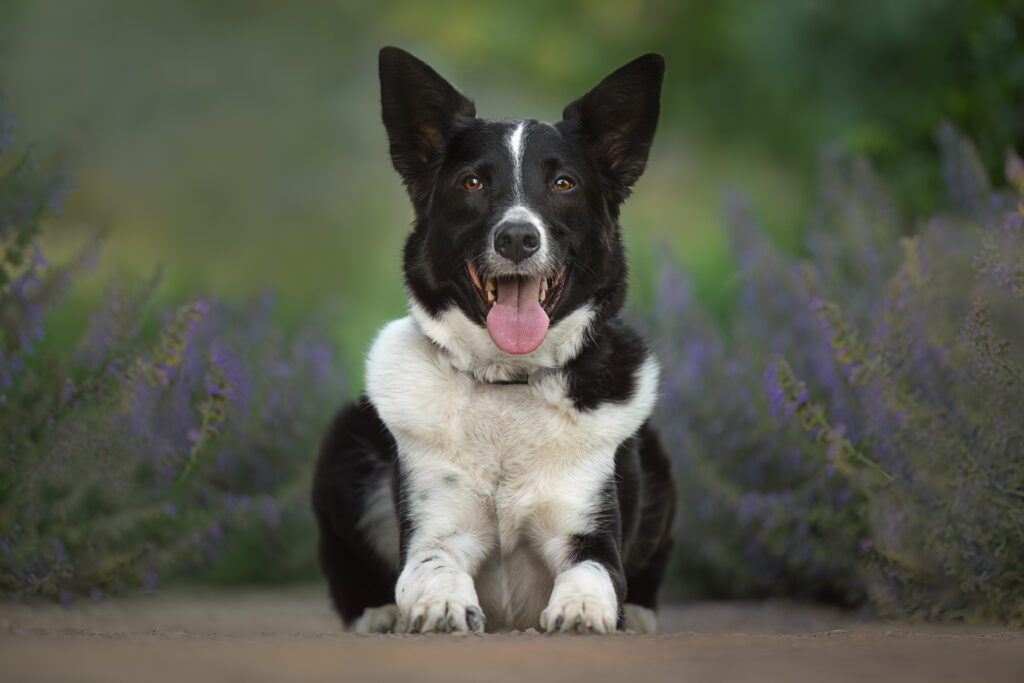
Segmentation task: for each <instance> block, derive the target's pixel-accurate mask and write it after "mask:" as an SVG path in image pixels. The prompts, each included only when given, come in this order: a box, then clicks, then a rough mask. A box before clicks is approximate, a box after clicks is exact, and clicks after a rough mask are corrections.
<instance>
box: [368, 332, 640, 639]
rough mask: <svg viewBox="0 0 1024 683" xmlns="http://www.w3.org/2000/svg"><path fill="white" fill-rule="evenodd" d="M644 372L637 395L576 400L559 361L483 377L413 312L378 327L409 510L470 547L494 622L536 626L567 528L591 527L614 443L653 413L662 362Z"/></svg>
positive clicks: (376, 372)
mask: <svg viewBox="0 0 1024 683" xmlns="http://www.w3.org/2000/svg"><path fill="white" fill-rule="evenodd" d="M648 375H649V377H647V376H645V377H642V378H639V380H641V381H638V390H637V392H636V394H637V396H636V397H635V398H634V399H633V400H631V401H628V402H625V403H621V404H608V405H602V406H599V407H598V408H597V409H595V410H591V411H579V410H577V409H576V408H575V406H574V405H573V403H572V401H571V400H570V399H569V398H568V394H567V391H566V386H565V379H564V377H563V375H562V374H561V373H560V372H559V371H557V370H554V369H551V370H545V369H539V370H537V371H535V372H534V374H533V375H531V378H530V382H529V383H528V384H512V385H506V384H487V383H482V382H480V381H478V380H477V379H475V378H474V377H473V376H472V375H471V374H469V373H466V372H463V371H460V370H458V369H456V368H454V367H453V366H452V365H451V364H450V363H449V362H448V359H447V357H446V355H445V353H444V352H443V351H442V350H441V349H439V348H438V347H436V346H435V345H433V344H432V343H430V342H429V341H428V340H427V339H426V338H425V337H424V336H423V335H422V333H421V332H420V331H419V329H418V328H417V327H416V325H415V323H414V322H413V321H412V320H411V319H409V318H406V319H403V320H399V321H395V322H394V323H391V324H390V325H389V326H388V327H386V328H385V329H384V331H383V332H382V333H381V335H380V336H379V337H378V340H377V342H376V343H375V344H374V347H373V350H372V351H371V353H370V358H369V362H368V368H367V392H368V394H369V396H370V399H371V400H372V401H373V403H374V405H375V406H376V408H377V410H378V412H379V413H380V415H381V418H382V419H383V420H384V422H385V424H387V426H388V428H389V430H390V431H391V432H392V434H393V435H394V437H395V440H396V442H397V443H398V451H399V453H398V455H399V464H400V468H401V470H402V474H403V476H404V477H405V478H406V479H407V481H408V485H409V486H408V489H409V491H408V500H407V505H408V514H410V515H411V517H412V518H413V520H414V522H415V524H416V527H417V529H418V530H419V531H418V534H422V536H423V537H424V538H430V537H431V536H434V537H435V538H444V537H445V535H447V534H455V536H453V538H456V537H457V538H458V539H459V541H458V543H459V544H460V545H459V547H458V548H457V549H456V552H465V553H467V554H473V556H474V557H475V561H474V562H475V565H476V566H477V567H478V571H477V576H476V577H475V582H476V585H477V590H478V592H479V595H480V600H481V605H482V606H483V608H484V610H485V612H486V613H487V614H488V619H490V620H492V623H493V620H497V623H496V624H494V625H501V626H503V627H511V626H516V627H528V626H535V625H536V619H537V616H538V615H539V613H540V611H541V610H542V609H543V608H544V600H545V599H546V596H547V595H548V594H549V592H550V589H551V585H552V581H553V578H554V575H555V574H556V573H558V572H559V571H560V565H561V564H562V563H563V562H564V558H565V556H566V553H567V549H566V547H565V543H566V539H567V538H569V537H572V536H573V535H576V534H585V533H587V532H588V531H590V529H589V528H588V525H589V524H591V523H592V522H591V520H592V519H593V518H594V514H593V513H594V511H595V510H596V509H597V507H598V506H599V505H600V504H601V502H602V497H601V492H602V488H603V487H605V486H607V485H608V482H610V481H611V479H612V476H613V474H614V469H615V452H616V449H617V448H618V446H619V445H620V444H621V443H622V442H623V441H624V440H625V439H627V438H628V437H629V436H631V435H632V434H633V433H634V432H635V431H636V430H637V429H638V428H639V427H640V425H641V424H642V423H643V421H644V420H645V419H646V418H647V415H648V414H649V412H650V405H651V404H652V403H653V398H654V396H653V395H654V393H655V384H656V375H657V369H656V366H654V365H652V366H651V368H650V371H649V372H648Z"/></svg>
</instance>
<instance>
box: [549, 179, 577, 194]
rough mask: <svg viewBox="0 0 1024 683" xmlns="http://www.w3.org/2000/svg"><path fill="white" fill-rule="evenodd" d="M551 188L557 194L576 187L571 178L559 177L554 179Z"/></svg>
mask: <svg viewBox="0 0 1024 683" xmlns="http://www.w3.org/2000/svg"><path fill="white" fill-rule="evenodd" d="M551 187H553V188H555V189H556V190H558V191H559V192H568V191H569V190H571V189H572V188H574V187H576V183H574V182H573V181H572V179H571V178H566V177H565V176H560V177H558V178H556V179H555V182H553V183H551Z"/></svg>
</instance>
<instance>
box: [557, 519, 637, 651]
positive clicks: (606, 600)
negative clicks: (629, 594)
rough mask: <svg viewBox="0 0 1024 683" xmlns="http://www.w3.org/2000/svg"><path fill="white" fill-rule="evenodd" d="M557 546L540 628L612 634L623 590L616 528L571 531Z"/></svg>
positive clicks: (617, 618) (563, 631) (617, 619)
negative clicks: (560, 550) (557, 560)
mask: <svg viewBox="0 0 1024 683" xmlns="http://www.w3.org/2000/svg"><path fill="white" fill-rule="evenodd" d="M560 545H562V547H563V548H564V550H563V551H562V552H561V553H559V554H560V555H561V556H562V557H561V560H560V561H559V562H558V563H557V564H556V571H557V572H558V573H557V574H556V576H555V585H554V588H553V589H552V590H551V597H550V599H549V600H548V606H547V608H545V610H544V611H543V612H541V615H540V627H541V628H542V629H543V630H545V631H547V632H548V633H556V632H562V633H566V632H577V633H614V632H615V629H616V626H617V624H618V621H619V612H620V607H621V605H622V600H623V598H624V597H625V591H626V577H625V573H624V571H623V569H622V560H621V556H620V552H619V540H618V534H617V528H616V529H604V530H601V531H597V532H593V533H586V534H572V535H571V536H568V537H566V538H564V539H563V542H562V543H561V544H560Z"/></svg>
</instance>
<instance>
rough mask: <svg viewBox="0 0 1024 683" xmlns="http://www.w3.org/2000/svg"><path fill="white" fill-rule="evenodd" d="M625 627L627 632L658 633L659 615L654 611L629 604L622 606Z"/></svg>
mask: <svg viewBox="0 0 1024 683" xmlns="http://www.w3.org/2000/svg"><path fill="white" fill-rule="evenodd" d="M622 617H623V618H622V621H623V626H624V627H625V629H626V630H627V631H636V632H637V633H657V632H658V615H656V614H655V613H654V610H652V609H648V608H647V607H641V606H640V605H634V604H633V603H631V602H627V603H625V604H624V605H623V606H622Z"/></svg>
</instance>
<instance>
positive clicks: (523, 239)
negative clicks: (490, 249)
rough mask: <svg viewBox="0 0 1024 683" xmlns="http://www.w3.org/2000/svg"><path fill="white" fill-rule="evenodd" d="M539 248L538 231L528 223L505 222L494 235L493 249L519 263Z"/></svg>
mask: <svg viewBox="0 0 1024 683" xmlns="http://www.w3.org/2000/svg"><path fill="white" fill-rule="evenodd" d="M539 248H540V232H538V231H537V228H535V227H534V226H533V225H531V224H530V223H505V224H504V225H502V226H501V227H500V228H498V232H497V233H495V235H494V250H495V251H497V252H498V253H499V254H501V255H502V256H504V257H505V258H507V259H508V260H510V261H512V262H513V263H519V262H520V261H522V260H523V259H526V258H529V257H530V256H533V254H534V253H535V252H536V251H537V250H538V249H539Z"/></svg>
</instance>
